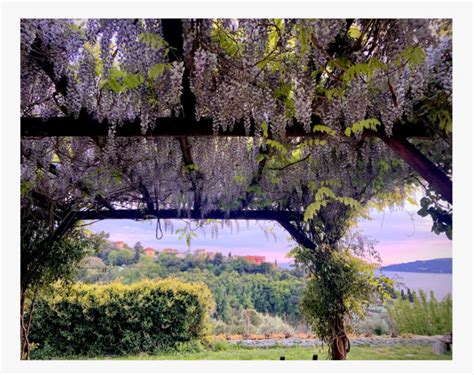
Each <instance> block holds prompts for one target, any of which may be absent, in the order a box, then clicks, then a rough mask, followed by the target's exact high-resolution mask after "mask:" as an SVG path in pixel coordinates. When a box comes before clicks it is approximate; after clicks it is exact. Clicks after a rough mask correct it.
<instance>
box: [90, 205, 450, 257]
mask: <svg viewBox="0 0 474 375" xmlns="http://www.w3.org/2000/svg"><path fill="white" fill-rule="evenodd" d="M417 209H418V208H417V207H414V206H410V205H407V206H406V207H405V208H404V209H403V210H401V209H398V210H396V211H392V212H391V211H390V210H386V211H385V212H383V213H377V212H372V214H371V216H372V220H370V221H368V220H363V221H361V222H360V224H359V230H360V231H362V233H363V234H364V235H366V236H370V237H371V238H372V239H375V240H377V241H378V243H377V246H376V249H377V250H378V252H379V253H380V255H381V257H382V261H383V265H389V264H394V263H403V262H410V261H415V260H425V259H434V258H447V257H451V256H452V243H451V241H449V240H448V239H447V238H446V236H445V235H444V234H442V235H436V234H434V233H432V232H431V224H432V221H431V218H430V217H425V218H422V217H420V216H418V215H417V214H416V211H417ZM262 223H263V225H265V226H267V227H273V231H274V234H275V236H276V240H275V239H274V238H273V236H268V238H267V236H266V235H265V233H264V231H263V230H262V228H261V225H262ZM173 226H174V231H176V229H179V228H182V227H183V226H184V223H183V222H182V221H180V220H174V221H173ZM90 228H91V229H92V230H93V231H95V232H99V231H105V232H108V233H110V239H111V240H112V241H119V240H121V241H125V242H126V243H127V244H128V245H129V246H133V245H134V244H135V243H136V242H137V241H140V242H141V243H142V245H143V246H145V247H147V246H150V247H153V248H155V249H157V250H161V249H163V248H166V247H171V248H175V249H178V251H180V252H185V251H187V245H186V241H185V240H184V239H181V240H180V239H178V237H179V236H178V234H176V233H164V236H163V238H162V239H161V240H157V239H156V237H155V230H156V220H149V221H142V222H136V221H132V220H103V221H100V222H97V223H94V224H92V225H91V226H90ZM196 233H197V234H198V236H197V237H196V238H195V239H193V241H192V243H191V251H193V250H195V249H197V248H205V249H207V250H209V251H219V252H222V253H223V254H228V253H229V252H231V253H232V254H233V255H264V256H266V258H267V259H266V260H267V261H270V262H273V261H274V260H275V259H276V260H277V261H278V262H280V263H282V262H283V263H288V262H290V261H291V260H290V259H288V258H286V257H285V254H287V253H288V251H289V250H290V249H291V247H292V245H293V244H294V242H293V241H291V240H289V239H288V238H289V235H288V234H287V232H286V231H285V230H284V229H283V228H282V227H280V226H279V225H278V224H273V223H271V222H260V223H256V222H255V221H252V222H249V223H248V224H247V223H246V222H245V221H240V222H239V229H237V228H236V226H235V225H234V228H233V230H231V229H230V228H227V227H223V228H219V234H218V237H217V238H212V236H211V233H210V229H207V230H206V231H202V230H199V231H197V232H196Z"/></svg>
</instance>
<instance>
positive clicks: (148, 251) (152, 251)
mask: <svg viewBox="0 0 474 375" xmlns="http://www.w3.org/2000/svg"><path fill="white" fill-rule="evenodd" d="M143 254H145V255H148V256H150V257H154V256H155V255H156V250H155V249H153V248H152V247H147V248H146V249H145V250H143Z"/></svg>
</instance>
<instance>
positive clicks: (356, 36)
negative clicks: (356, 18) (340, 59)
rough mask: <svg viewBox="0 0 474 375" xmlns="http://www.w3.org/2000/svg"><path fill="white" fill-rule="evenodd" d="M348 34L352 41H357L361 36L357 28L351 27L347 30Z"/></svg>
mask: <svg viewBox="0 0 474 375" xmlns="http://www.w3.org/2000/svg"><path fill="white" fill-rule="evenodd" d="M348 34H349V36H350V37H351V38H352V39H359V38H360V36H361V35H362V32H361V31H360V29H359V27H357V26H355V25H353V26H351V27H350V28H349V30H348Z"/></svg>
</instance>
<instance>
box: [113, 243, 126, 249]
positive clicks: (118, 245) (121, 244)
mask: <svg viewBox="0 0 474 375" xmlns="http://www.w3.org/2000/svg"><path fill="white" fill-rule="evenodd" d="M114 244H115V247H117V248H119V249H123V247H124V245H125V242H123V241H115V242H114Z"/></svg>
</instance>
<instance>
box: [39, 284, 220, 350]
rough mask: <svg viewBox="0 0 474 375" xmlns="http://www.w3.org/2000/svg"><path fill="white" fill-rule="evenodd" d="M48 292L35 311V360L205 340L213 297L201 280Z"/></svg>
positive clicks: (160, 347) (58, 288)
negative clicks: (48, 294)
mask: <svg viewBox="0 0 474 375" xmlns="http://www.w3.org/2000/svg"><path fill="white" fill-rule="evenodd" d="M52 295H53V296H52V297H49V298H44V299H42V300H40V301H38V303H37V307H36V310H35V320H34V322H35V323H34V326H33V327H32V332H31V339H30V341H31V342H35V343H37V344H38V348H37V349H35V351H34V352H33V353H32V355H33V356H34V357H36V358H48V357H52V356H64V355H89V356H95V355H123V354H130V353H140V352H144V353H154V352H156V351H157V350H166V349H170V348H176V347H177V346H178V345H180V344H182V343H187V342H191V341H193V340H197V341H207V340H208V339H209V334H210V324H209V320H208V319H209V318H208V317H209V314H210V312H211V311H212V309H213V308H214V301H213V300H212V296H211V293H210V291H209V289H208V288H207V287H206V286H205V285H204V284H187V283H184V282H181V281H178V280H175V279H167V280H161V281H143V282H139V283H135V284H130V285H123V284H120V283H112V284H102V285H86V284H80V283H79V284H75V285H72V286H70V287H65V286H63V285H59V284H58V285H56V286H55V287H54V293H53V294H52Z"/></svg>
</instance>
